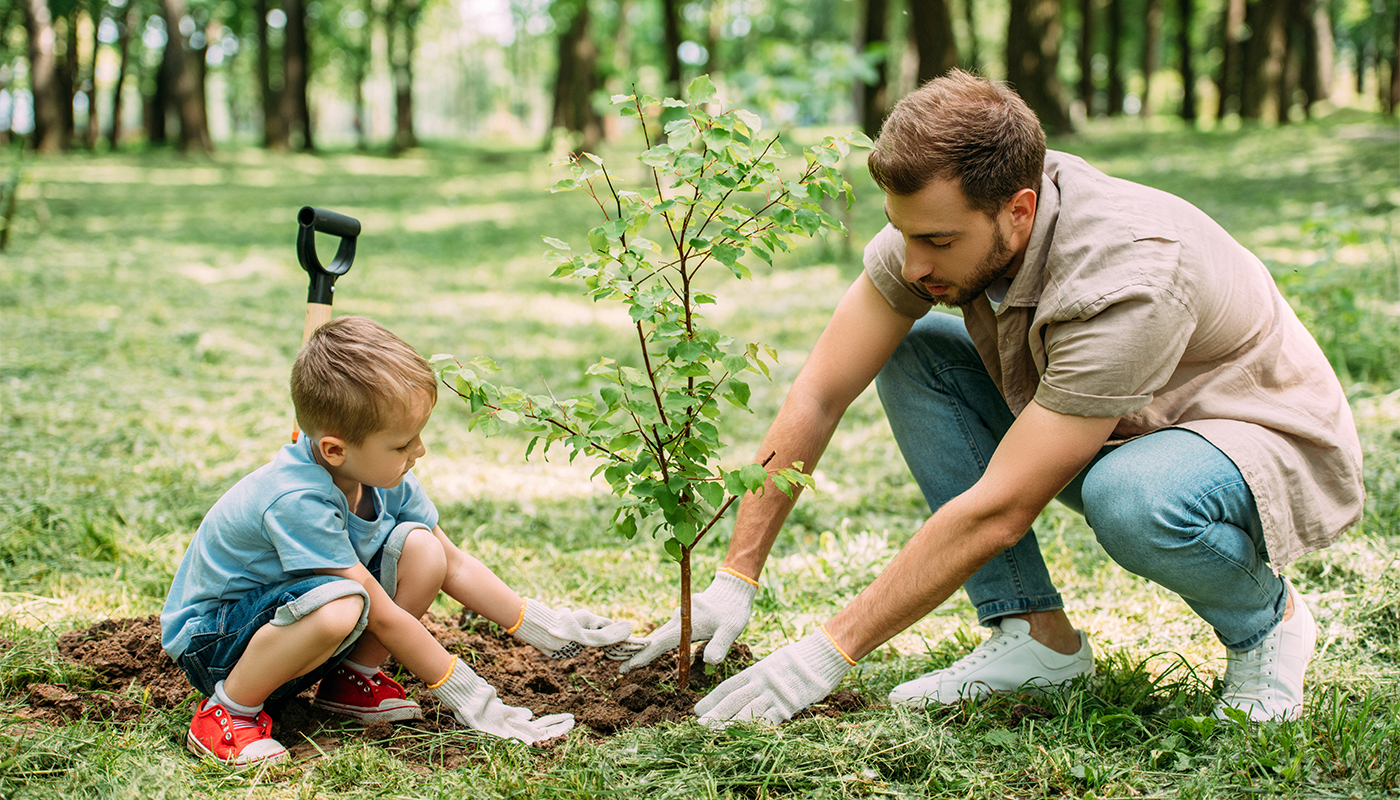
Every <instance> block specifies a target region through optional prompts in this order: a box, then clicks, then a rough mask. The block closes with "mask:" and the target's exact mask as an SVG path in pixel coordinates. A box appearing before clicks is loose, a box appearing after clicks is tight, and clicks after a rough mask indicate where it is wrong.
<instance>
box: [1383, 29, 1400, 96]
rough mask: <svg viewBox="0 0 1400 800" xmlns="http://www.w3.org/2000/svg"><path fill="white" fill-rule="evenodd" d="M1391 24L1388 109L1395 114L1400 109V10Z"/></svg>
mask: <svg viewBox="0 0 1400 800" xmlns="http://www.w3.org/2000/svg"><path fill="white" fill-rule="evenodd" d="M1391 24H1392V25H1393V26H1394V29H1393V30H1392V31H1391V34H1392V35H1393V37H1394V39H1393V41H1392V42H1391V48H1390V91H1389V92H1387V95H1388V100H1387V103H1386V110H1387V111H1388V112H1389V113H1391V114H1395V112H1396V110H1397V109H1400V10H1397V11H1396V13H1395V19H1394V20H1392V22H1391Z"/></svg>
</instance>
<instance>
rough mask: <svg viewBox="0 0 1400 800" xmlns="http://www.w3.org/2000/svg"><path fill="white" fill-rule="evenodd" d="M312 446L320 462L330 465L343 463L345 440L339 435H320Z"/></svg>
mask: <svg viewBox="0 0 1400 800" xmlns="http://www.w3.org/2000/svg"><path fill="white" fill-rule="evenodd" d="M314 447H315V449H316V455H317V457H318V459H319V460H320V461H321V463H323V464H326V465H328V466H332V467H338V466H340V465H341V464H344V463H345V447H346V445H345V440H344V439H342V438H340V437H339V436H322V437H321V438H320V439H317V440H316V442H315V444H314Z"/></svg>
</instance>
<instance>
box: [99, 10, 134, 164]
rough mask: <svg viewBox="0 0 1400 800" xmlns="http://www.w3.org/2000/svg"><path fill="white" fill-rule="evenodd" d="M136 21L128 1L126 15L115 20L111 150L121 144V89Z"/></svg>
mask: <svg viewBox="0 0 1400 800" xmlns="http://www.w3.org/2000/svg"><path fill="white" fill-rule="evenodd" d="M138 19H140V16H139V15H138V14H137V13H136V4H135V3H133V2H130V0H128V2H127V4H126V13H125V14H123V15H122V19H120V20H117V81H116V84H115V85H114V86H113V87H112V105H111V108H112V125H111V127H110V128H108V129H107V146H108V147H109V148H111V149H112V150H116V149H117V148H118V147H120V146H121V142H122V87H123V86H125V85H126V74H127V71H128V70H129V69H130V66H131V29H132V27H133V26H135V25H136V21H137V20H138Z"/></svg>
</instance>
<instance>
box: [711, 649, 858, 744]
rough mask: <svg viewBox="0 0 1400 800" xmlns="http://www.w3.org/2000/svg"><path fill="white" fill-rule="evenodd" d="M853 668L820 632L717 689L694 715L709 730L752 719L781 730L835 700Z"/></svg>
mask: <svg viewBox="0 0 1400 800" xmlns="http://www.w3.org/2000/svg"><path fill="white" fill-rule="evenodd" d="M852 666H853V665H852V664H851V663H850V662H849V661H847V660H846V657H845V656H843V655H841V651H840V650H837V649H836V645H835V644H833V643H832V641H831V640H830V639H828V638H827V636H826V634H825V633H822V632H821V631H820V630H818V631H817V632H816V633H813V634H812V635H810V636H808V637H807V638H805V639H803V640H801V641H799V642H796V643H794V644H790V645H788V646H787V647H783V648H780V649H778V650H777V651H775V652H774V653H773V654H772V655H770V656H768V657H767V658H765V659H763V660H762V661H760V662H758V663H757V664H754V665H753V666H752V667H749V668H748V669H746V670H744V671H743V672H741V673H739V674H738V675H735V676H734V677H732V678H730V679H729V680H727V681H725V682H724V683H721V684H720V685H719V686H716V687H715V688H714V690H713V691H711V692H710V693H709V694H708V695H706V696H705V699H703V700H701V701H700V702H699V703H696V704H695V713H696V715H697V716H699V717H700V722H701V724H704V725H707V726H709V727H711V728H723V727H725V726H726V725H730V724H732V723H735V722H743V721H745V720H751V719H766V720H768V721H769V722H771V723H773V724H774V725H777V724H778V723H780V722H785V721H787V720H789V719H791V718H792V715H793V714H796V713H797V712H799V711H801V710H802V709H804V708H806V707H807V706H810V705H811V704H813V703H815V702H817V701H818V700H820V699H822V698H823V697H826V696H827V695H828V694H831V690H832V689H834V688H836V684H838V683H840V682H841V679H842V678H844V677H845V676H846V673H847V672H850V671H851V667H852Z"/></svg>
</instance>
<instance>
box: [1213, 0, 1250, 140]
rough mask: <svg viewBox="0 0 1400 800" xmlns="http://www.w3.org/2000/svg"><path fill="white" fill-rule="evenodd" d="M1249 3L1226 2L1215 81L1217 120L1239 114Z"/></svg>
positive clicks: (1242, 1)
mask: <svg viewBox="0 0 1400 800" xmlns="http://www.w3.org/2000/svg"><path fill="white" fill-rule="evenodd" d="M1246 7H1247V6H1246V0H1225V5H1224V6H1223V7H1222V9H1221V16H1220V35H1221V43H1220V52H1221V59H1220V73H1219V74H1218V75H1217V76H1216V79H1215V88H1216V93H1217V94H1219V95H1220V107H1219V108H1218V109H1217V110H1216V113H1215V116H1216V118H1217V119H1218V118H1220V117H1223V116H1225V115H1226V114H1227V113H1230V112H1237V111H1239V106H1240V97H1241V96H1242V91H1241V90H1242V84H1243V80H1244V45H1243V43H1242V37H1243V36H1244V22H1245V9H1246Z"/></svg>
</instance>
